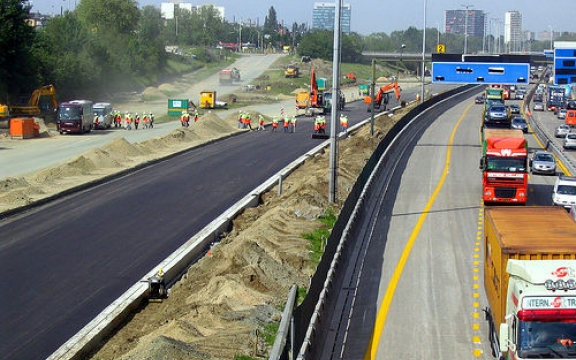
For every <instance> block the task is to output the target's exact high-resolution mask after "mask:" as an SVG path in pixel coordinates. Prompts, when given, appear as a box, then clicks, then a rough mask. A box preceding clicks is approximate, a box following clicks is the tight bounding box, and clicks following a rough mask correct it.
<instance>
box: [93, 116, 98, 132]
mask: <svg viewBox="0 0 576 360" xmlns="http://www.w3.org/2000/svg"><path fill="white" fill-rule="evenodd" d="M93 123H94V128H95V129H98V114H96V113H94V121H93Z"/></svg>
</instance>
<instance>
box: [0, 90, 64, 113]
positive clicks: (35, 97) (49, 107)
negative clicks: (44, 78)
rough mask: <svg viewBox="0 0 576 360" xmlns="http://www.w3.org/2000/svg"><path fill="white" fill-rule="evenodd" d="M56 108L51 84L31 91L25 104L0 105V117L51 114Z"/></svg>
mask: <svg viewBox="0 0 576 360" xmlns="http://www.w3.org/2000/svg"><path fill="white" fill-rule="evenodd" d="M57 108H58V100H56V90H55V89H54V86H53V85H45V86H42V87H40V88H38V89H36V90H34V91H33V92H32V95H31V96H30V99H29V100H28V104H27V105H0V109H1V111H0V117H19V116H41V117H42V116H46V115H53V114H54V111H55V110H56V109H57Z"/></svg>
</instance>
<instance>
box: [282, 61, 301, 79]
mask: <svg viewBox="0 0 576 360" xmlns="http://www.w3.org/2000/svg"><path fill="white" fill-rule="evenodd" d="M299 76H300V69H299V68H298V66H297V65H296V64H295V63H291V64H289V65H288V66H287V67H286V70H284V77H285V78H297V77H299Z"/></svg>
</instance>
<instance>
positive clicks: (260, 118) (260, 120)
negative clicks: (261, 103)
mask: <svg viewBox="0 0 576 360" xmlns="http://www.w3.org/2000/svg"><path fill="white" fill-rule="evenodd" d="M260 130H264V131H265V130H266V128H265V127H264V115H262V114H260V115H258V129H257V130H256V131H260Z"/></svg>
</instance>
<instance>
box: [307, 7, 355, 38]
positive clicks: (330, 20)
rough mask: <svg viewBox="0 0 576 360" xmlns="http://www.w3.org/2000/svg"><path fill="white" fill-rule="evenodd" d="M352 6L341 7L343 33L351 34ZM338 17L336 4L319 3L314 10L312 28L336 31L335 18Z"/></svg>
mask: <svg viewBox="0 0 576 360" xmlns="http://www.w3.org/2000/svg"><path fill="white" fill-rule="evenodd" d="M351 13H352V10H351V7H350V4H343V5H342V7H341V14H340V15H341V16H340V27H341V28H342V32H343V33H345V34H350V17H351ZM335 15H336V3H327V2H317V3H314V8H313V9H312V28H313V29H320V30H334V17H335Z"/></svg>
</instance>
